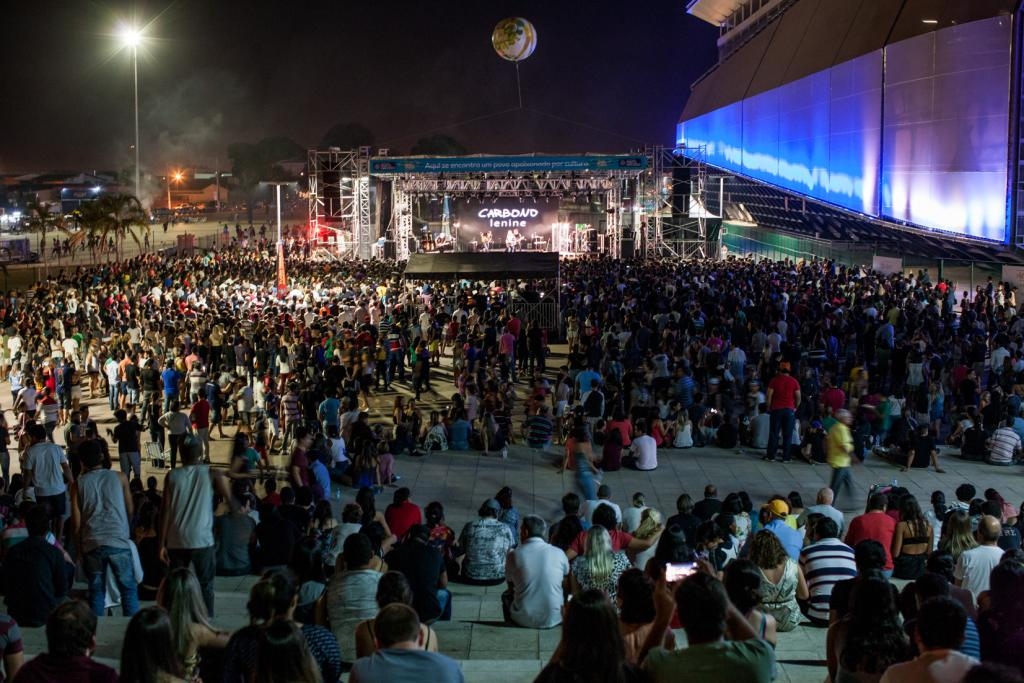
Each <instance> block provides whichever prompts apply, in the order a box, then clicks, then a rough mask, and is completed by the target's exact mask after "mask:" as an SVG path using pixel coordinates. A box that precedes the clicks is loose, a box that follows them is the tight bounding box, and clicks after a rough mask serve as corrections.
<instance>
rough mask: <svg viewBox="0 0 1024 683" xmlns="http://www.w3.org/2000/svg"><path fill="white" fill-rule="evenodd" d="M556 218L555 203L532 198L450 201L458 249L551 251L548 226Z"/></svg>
mask: <svg viewBox="0 0 1024 683" xmlns="http://www.w3.org/2000/svg"><path fill="white" fill-rule="evenodd" d="M557 218H558V208H557V206H555V205H553V204H546V203H543V202H541V203H535V202H533V201H531V200H527V201H526V202H520V201H519V200H518V199H500V200H498V201H497V202H492V201H491V200H485V201H483V202H480V201H478V200H475V199H464V200H461V201H457V202H454V203H453V204H452V226H453V233H455V234H456V235H457V240H458V249H459V251H488V250H489V251H504V250H505V249H506V248H508V247H510V246H514V248H515V249H516V250H517V251H551V226H552V224H553V223H554V222H555V221H556V219H557Z"/></svg>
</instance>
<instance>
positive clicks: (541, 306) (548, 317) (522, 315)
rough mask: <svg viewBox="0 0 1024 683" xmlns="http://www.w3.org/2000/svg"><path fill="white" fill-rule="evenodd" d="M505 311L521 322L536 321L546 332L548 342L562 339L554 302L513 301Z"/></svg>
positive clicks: (559, 318)
mask: <svg viewBox="0 0 1024 683" xmlns="http://www.w3.org/2000/svg"><path fill="white" fill-rule="evenodd" d="M507 309H508V311H509V313H515V314H516V317H518V318H519V319H520V320H522V321H523V322H527V323H528V322H532V321H534V320H536V321H537V324H538V325H540V327H541V329H545V330H547V331H548V339H549V340H554V339H561V338H562V316H561V315H560V314H559V310H558V304H557V303H555V302H554V301H541V302H539V303H530V302H528V301H521V300H513V301H510V302H509V303H508V306H507Z"/></svg>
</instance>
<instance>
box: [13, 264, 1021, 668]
mask: <svg viewBox="0 0 1024 683" xmlns="http://www.w3.org/2000/svg"><path fill="white" fill-rule="evenodd" d="M274 273H275V262H274V260H273V257H272V255H271V254H269V253H266V252H262V251H252V250H236V249H225V250H222V251H218V252H211V253H203V254H198V255H192V256H176V255H172V254H162V255H146V256H140V257H138V258H135V259H132V260H128V261H125V262H121V263H111V264H107V265H104V266H96V267H88V268H87V267H80V268H77V269H74V270H68V271H65V272H64V273H63V274H62V275H60V276H58V277H56V278H53V279H50V280H47V281H45V282H41V283H39V284H38V285H36V286H35V287H33V288H32V289H31V290H30V291H27V292H15V293H12V294H11V295H10V296H8V297H5V298H4V299H3V300H2V301H0V374H2V375H3V378H5V379H6V380H7V381H9V383H10V390H11V402H10V405H9V406H4V405H3V403H5V401H2V400H0V407H3V408H6V409H9V410H10V411H12V414H13V418H12V419H10V421H8V419H7V417H4V416H2V415H0V466H2V470H3V482H4V489H5V490H4V494H3V496H2V497H0V517H2V525H3V526H2V536H0V562H2V577H0V578H2V588H3V590H4V593H5V596H6V605H7V612H8V614H7V615H2V616H0V640H3V639H4V638H5V639H6V641H5V643H6V646H5V649H4V666H5V669H6V673H7V676H8V677H11V676H13V677H14V679H15V680H17V681H22V680H25V681H43V680H58V679H61V680H63V678H64V677H67V676H72V675H82V672H88V674H89V675H90V676H91V677H92V678H90V680H116V677H117V674H116V673H115V672H114V671H113V670H107V669H105V668H104V667H103V666H102V665H101V664H99V663H97V662H94V661H92V660H91V659H90V654H91V653H92V651H93V650H94V649H95V646H94V642H95V629H96V623H97V622H96V618H97V617H102V616H103V615H104V614H106V613H108V611H110V610H112V609H118V610H119V611H121V612H122V613H123V614H124V615H126V616H131V617H132V619H131V622H130V624H129V626H128V629H127V631H126V635H125V641H124V655H123V657H122V662H121V669H120V675H121V677H122V680H133V681H134V680H139V681H151V680H152V681H156V680H160V681H167V680H195V679H196V678H197V677H201V678H202V679H203V680H207V681H211V680H221V679H222V680H224V681H230V682H232V683H234V682H235V681H253V680H258V681H293V680H294V681H307V680H311V681H315V680H323V681H335V680H338V677H339V675H340V673H341V672H342V671H343V670H345V669H351V671H350V674H349V675H350V679H349V680H352V681H363V682H367V681H385V680H387V681H391V680H396V681H397V680H407V679H411V678H412V677H413V676H416V677H419V678H423V677H424V676H425V677H426V678H427V679H430V680H437V681H458V680H461V676H462V674H461V672H460V669H459V668H458V666H457V665H456V664H455V663H454V662H452V661H451V660H450V659H448V658H447V657H445V656H443V655H440V654H438V652H437V651H438V638H439V635H438V633H436V632H435V631H434V629H433V628H431V625H433V624H435V623H436V622H438V621H444V620H447V619H451V618H452V617H453V615H458V612H459V604H458V601H457V600H456V599H455V598H453V593H452V590H451V588H450V583H456V582H458V583H463V584H469V585H484V586H498V585H504V586H506V590H505V591H504V592H503V593H502V594H501V597H500V601H501V606H502V609H503V613H504V615H505V619H506V621H507V622H508V623H509V624H511V625H515V626H517V627H521V628H535V629H541V628H553V627H556V626H559V625H561V627H562V639H561V642H560V644H559V647H558V648H557V650H556V652H555V654H554V655H553V656H552V658H551V661H550V662H549V663H548V664H547V666H546V667H545V668H544V669H543V671H542V672H541V674H540V676H539V677H538V680H540V681H590V680H595V681H599V680H608V681H612V680H614V681H658V682H661V681H690V680H693V681H698V680H699V681H717V680H751V681H770V680H772V678H773V677H774V673H775V670H776V665H777V663H776V660H775V656H774V646H775V645H776V644H777V643H778V642H779V640H781V639H783V638H786V637H787V636H786V634H787V633H789V632H791V631H793V630H794V629H796V628H797V627H798V626H801V625H805V626H808V627H811V628H813V627H820V628H823V629H827V642H826V652H824V653H822V654H823V655H824V656H823V657H822V659H825V660H827V668H828V674H829V676H830V677H831V680H832V681H833V682H835V683H839V682H840V681H853V680H856V681H865V682H866V681H879V680H881V681H887V682H893V683H896V682H899V681H919V680H935V681H940V680H941V681H960V680H969V681H1004V680H1005V681H1017V680H1020V676H1021V672H1022V667H1024V659H1021V655H1020V653H1019V651H1017V650H1016V648H1015V647H1014V645H1015V643H1016V642H1017V641H1018V640H1019V638H1020V634H1024V621H1022V620H1021V617H1020V616H1019V614H1020V613H1021V612H1020V610H1019V609H1018V602H1019V601H1021V600H1024V597H1018V596H1024V583H1022V582H1024V552H1022V551H1021V534H1020V527H1019V526H1018V511H1017V509H1016V508H1014V507H1013V505H1012V504H1011V503H1009V502H1008V501H1006V500H1005V499H1004V498H1003V497H1002V496H1001V495H1000V494H999V492H998V491H995V490H992V489H989V490H986V491H984V493H983V495H982V496H978V495H977V491H976V489H975V487H974V486H973V485H971V484H970V483H963V484H961V485H960V486H958V487H957V488H956V490H955V496H956V501H955V502H954V503H953V504H951V505H947V504H946V498H945V492H944V491H936V492H935V494H933V496H932V498H931V500H930V501H928V503H927V504H924V503H923V502H919V501H918V500H917V499H916V497H915V496H914V495H912V494H911V492H910V491H909V490H908V489H907V488H905V487H900V486H899V485H898V482H897V481H895V479H896V473H898V472H910V471H912V470H914V469H918V468H929V467H930V468H933V469H934V470H935V471H936V472H939V473H941V472H943V467H942V463H941V461H940V459H941V458H945V457H950V454H953V453H955V454H956V455H957V456H958V457H963V458H967V459H976V460H984V461H986V462H987V463H990V464H991V465H993V466H1011V465H1014V464H1015V463H1016V462H1017V460H1018V458H1019V457H1020V455H1021V437H1022V436H1024V417H1022V414H1021V406H1022V397H1024V344H1022V342H1021V338H1022V334H1024V322H1022V321H1024V317H1022V316H1018V310H1017V302H1016V300H1015V296H1016V288H1015V287H1011V286H1009V285H1007V284H1004V283H994V282H991V281H989V282H987V283H986V284H984V285H982V286H980V287H978V288H977V290H976V291H974V292H955V291H953V287H952V283H951V282H950V281H948V280H942V279H940V280H938V281H936V282H932V281H931V279H930V277H929V274H928V272H927V271H920V272H918V273H916V274H913V275H889V276H886V275H881V274H878V273H875V272H870V271H864V270H859V269H854V268H847V267H843V266H839V265H837V264H835V263H831V262H802V263H799V264H797V263H792V262H771V261H753V260H743V259H730V260H727V261H721V262H682V261H662V262H626V261H613V260H610V259H608V258H604V257H598V258H588V259H578V260H568V261H565V262H564V263H563V264H562V268H561V274H560V282H561V286H562V289H561V291H559V292H558V294H557V297H558V303H559V307H560V311H561V320H560V325H559V327H558V328H557V329H545V328H542V327H541V325H540V324H539V323H538V321H537V320H536V319H525V320H524V319H520V317H519V316H518V315H517V313H516V311H517V310H520V308H519V307H516V306H512V305H511V304H512V303H513V302H515V301H516V300H517V299H521V300H522V301H524V302H536V301H538V300H539V299H540V298H541V296H542V295H541V294H539V293H540V292H542V291H546V292H551V291H552V288H553V287H554V286H555V283H554V282H551V283H529V282H508V283H506V282H502V283H482V282H470V281H465V280H463V281H458V282H453V283H416V282H411V281H407V280H405V279H404V278H403V276H402V273H401V268H400V266H399V265H397V264H395V263H393V262H388V261H384V260H375V261H370V262H350V263H344V264H339V263H333V262H322V261H316V260H312V259H309V258H296V259H295V260H294V261H293V262H292V263H290V264H289V285H290V288H289V289H288V290H287V291H277V289H276V288H275V286H274V285H275V283H274V281H273V274H274ZM549 296H551V295H549ZM562 339H564V340H565V341H566V343H567V349H568V351H567V356H566V357H565V359H564V360H563V359H561V358H556V357H552V356H551V355H550V349H551V345H552V344H554V343H555V341H556V340H562ZM399 386H400V387H401V388H402V391H401V392H399V391H395V389H396V388H397V387H399ZM409 394H411V395H412V396H409ZM424 394H425V395H426V397H427V398H426V399H425V402H424V403H421V401H424V399H423V398H422V397H423V395H424ZM97 401H103V402H105V403H106V405H108V406H109V408H110V410H111V412H112V415H113V417H114V420H115V424H113V426H112V427H110V428H109V429H101V428H100V427H99V425H98V424H97V421H96V420H95V419H94V418H93V417H91V416H90V412H89V409H90V402H91V403H92V405H93V406H94V405H95V404H96V402H97ZM421 405H422V406H425V407H426V406H429V408H430V409H429V410H425V408H422V407H421ZM425 413H426V414H425ZM219 439H228V440H230V443H231V446H230V458H229V460H228V462H227V463H226V465H227V466H226V467H223V466H221V465H223V464H224V463H217V465H218V466H211V441H212V442H216V441H217V440H219ZM9 443H11V444H15V443H16V444H17V459H18V462H19V465H20V467H19V468H18V470H19V471H18V472H16V473H14V474H12V473H11V455H10V449H9V447H8V445H7V444H9ZM515 444H523V445H525V446H526V447H528V449H530V450H529V451H526V452H529V453H531V454H532V455H533V457H539V458H550V459H551V461H552V468H551V470H550V471H551V476H552V477H554V476H557V475H556V474H555V470H556V469H557V470H560V471H567V472H571V473H572V477H571V480H572V482H573V483H572V487H573V488H572V490H571V491H568V492H567V493H566V494H565V496H564V497H563V499H562V515H561V517H560V518H557V519H555V518H548V519H546V518H545V515H537V514H527V515H521V514H520V512H519V510H518V509H517V507H516V505H515V504H514V501H513V496H514V494H515V491H513V490H512V489H511V488H509V487H504V488H502V489H501V490H499V491H497V492H496V493H495V495H494V497H493V498H488V499H487V500H485V501H483V503H482V505H481V506H480V508H479V515H478V519H475V520H472V521H470V522H468V523H467V524H466V525H465V526H464V527H463V528H462V529H461V532H460V533H456V532H455V530H454V529H452V528H451V527H449V526H448V524H447V523H446V521H445V507H444V506H445V503H446V501H444V500H440V501H431V502H429V504H424V505H422V507H421V504H420V503H426V501H416V491H414V490H410V489H409V488H407V487H404V486H401V474H400V470H401V468H402V462H403V461H404V460H405V459H406V458H409V457H423V456H427V455H430V456H431V457H437V456H436V453H438V452H442V451H444V452H447V453H446V455H445V456H443V457H460V454H462V453H464V454H465V456H466V457H478V456H477V455H476V454H481V455H482V456H493V457H497V458H506V457H509V447H510V446H513V445H515ZM940 445H944V446H949V447H950V448H946V449H940ZM114 446H116V447H117V453H116V457H115V456H114V454H113V453H112V450H113V448H114ZM692 447H706V448H719V449H726V450H728V451H730V452H738V453H739V457H741V458H745V459H747V460H748V461H749V463H748V464H747V465H746V466H750V467H755V466H762V465H760V462H759V461H758V460H757V459H758V458H761V459H762V460H764V461H768V462H774V461H781V462H782V463H789V462H794V463H798V464H800V463H804V462H806V463H808V464H809V466H813V465H821V466H822V467H824V468H828V469H829V470H831V486H829V487H825V488H822V489H821V490H820V491H815V492H805V493H814V495H815V503H814V504H813V505H808V506H805V505H804V502H803V499H802V496H801V492H799V491H793V492H790V493H789V494H788V495H785V496H783V495H770V494H767V493H766V492H761V493H760V494H759V495H760V496H761V497H763V498H764V500H761V501H757V503H755V500H754V499H752V497H751V496H750V495H749V494H748V493H747V492H746V491H743V490H739V487H737V486H730V488H731V489H735V490H734V491H733V492H732V493H729V494H728V495H726V496H724V497H722V498H721V499H720V498H719V494H718V490H717V488H716V487H715V486H714V485H709V486H708V487H707V488H706V489H705V490H704V491H703V496H702V497H701V498H700V499H699V500H697V501H694V500H693V499H692V498H691V497H690V495H688V493H687V492H682V491H681V492H680V495H679V499H678V501H677V503H676V508H677V509H676V510H674V511H662V510H657V509H655V508H654V507H651V506H649V505H647V504H646V496H645V494H644V492H642V491H641V492H637V493H635V494H633V495H632V496H631V497H630V498H629V501H628V503H627V501H626V500H625V499H620V501H621V502H623V503H626V504H623V505H620V504H618V503H616V502H615V492H613V491H612V490H611V487H610V486H609V485H608V484H607V483H603V481H602V478H603V474H604V473H605V472H613V471H615V470H618V469H621V468H631V469H635V470H639V471H652V470H656V469H657V468H658V467H659V459H663V458H668V457H675V450H676V449H686V448H692ZM525 450H526V449H524V451H525ZM866 458H872V459H876V458H885V459H888V460H890V461H892V465H891V467H892V468H893V472H894V477H893V479H894V481H893V483H892V485H891V486H885V487H873V488H872V489H871V491H870V496H869V498H868V501H867V506H866V508H865V511H864V513H863V514H859V515H856V516H853V517H849V516H847V515H844V514H843V512H842V511H841V510H840V509H839V508H837V507H836V499H837V498H839V499H840V500H841V501H842V502H843V508H845V509H847V510H851V509H853V508H857V507H860V506H861V505H862V501H861V500H858V499H857V498H856V497H857V496H861V495H862V493H860V492H861V490H862V489H864V488H866V487H865V486H864V485H863V484H860V485H857V486H856V488H855V484H856V482H855V481H854V480H855V475H854V473H855V471H856V464H857V463H858V462H860V461H863V460H864V459H866ZM144 462H145V463H148V467H151V468H156V467H169V470H168V472H167V474H166V475H165V476H164V477H163V479H162V481H161V480H160V479H158V478H157V477H154V476H149V477H147V478H145V479H144V475H143V463H144ZM738 466H744V465H742V464H740V465H738ZM780 466H781V465H780ZM794 466H798V465H794ZM899 476H900V477H902V478H904V480H905V478H906V477H907V476H913V475H912V474H907V475H902V474H901V475H899ZM718 483H719V484H727V482H718ZM385 490H391V492H392V502H391V503H390V504H388V505H386V506H385V505H383V504H380V507H381V508H383V509H381V510H378V498H377V497H378V496H380V495H381V494H382V493H383V492H384V491H385ZM727 490H728V489H727ZM619 493H622V492H619ZM755 497H756V496H755ZM1022 524H1024V520H1022ZM247 574H258V575H259V576H260V580H259V581H258V582H257V583H256V584H254V586H253V588H252V592H251V596H250V600H249V603H248V610H249V616H250V623H249V625H248V626H246V627H244V628H242V629H241V630H239V631H236V632H235V633H225V632H221V631H219V630H218V629H217V628H216V627H215V625H214V615H215V613H216V609H215V608H216V605H215V595H214V590H213V585H214V578H215V577H216V576H217V575H231V576H238V575H247ZM76 576H77V577H78V578H79V579H80V580H81V583H82V584H83V585H84V586H85V588H84V590H83V591H81V592H76V591H75V590H74V586H75V579H76ZM897 586H899V587H900V588H901V590H897ZM488 595H490V594H488ZM76 597H81V598H83V600H76V599H75V598H76ZM495 597H496V598H497V596H495ZM151 601H155V604H154V605H153V606H148V605H147V606H146V607H144V608H140V602H141V603H148V602H151ZM44 625H45V627H46V636H47V642H48V649H47V652H46V653H45V654H42V655H39V656H36V657H35V658H34V659H32V660H31V661H30V662H28V663H23V659H24V657H23V654H24V653H23V648H22V645H21V638H20V632H19V629H20V628H22V627H26V628H30V627H39V626H44ZM441 637H442V638H443V632H442V635H441ZM682 641H685V646H684V644H683V642H682ZM33 654H34V653H33ZM929 677H930V678H929Z"/></svg>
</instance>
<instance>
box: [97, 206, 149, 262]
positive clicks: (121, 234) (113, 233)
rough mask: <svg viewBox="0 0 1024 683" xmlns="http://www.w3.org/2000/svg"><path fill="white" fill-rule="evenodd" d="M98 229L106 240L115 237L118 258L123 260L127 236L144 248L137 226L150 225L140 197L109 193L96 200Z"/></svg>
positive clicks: (144, 227) (145, 226) (143, 227)
mask: <svg viewBox="0 0 1024 683" xmlns="http://www.w3.org/2000/svg"><path fill="white" fill-rule="evenodd" d="M96 204H97V207H96V210H97V213H98V216H97V220H96V231H97V232H98V233H99V235H100V237H101V239H102V240H103V241H104V242H105V241H106V240H107V239H108V238H109V237H113V238H114V245H115V247H116V250H117V260H118V261H120V260H121V250H122V247H123V245H124V240H125V238H126V237H131V238H132V240H134V241H135V244H137V245H138V246H139V250H140V251H141V250H142V241H141V240H140V239H139V235H138V233H137V232H136V228H142V229H146V228H147V227H148V226H149V223H148V221H147V220H146V212H145V210H144V209H143V208H142V203H141V202H140V201H139V198H138V197H135V196H134V195H130V194H108V195H105V196H103V197H100V198H99V199H98V200H97V201H96Z"/></svg>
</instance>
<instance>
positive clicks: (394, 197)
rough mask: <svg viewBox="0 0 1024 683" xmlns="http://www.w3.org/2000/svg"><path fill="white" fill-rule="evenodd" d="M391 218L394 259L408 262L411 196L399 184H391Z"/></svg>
mask: <svg viewBox="0 0 1024 683" xmlns="http://www.w3.org/2000/svg"><path fill="white" fill-rule="evenodd" d="M391 212H392V213H391V216H392V225H394V228H395V234H394V237H395V259H396V260H398V261H407V260H409V241H410V240H411V239H412V236H413V235H412V196H411V195H410V194H409V193H408V192H406V191H405V189H404V188H403V187H402V184H401V183H392V184H391Z"/></svg>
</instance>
